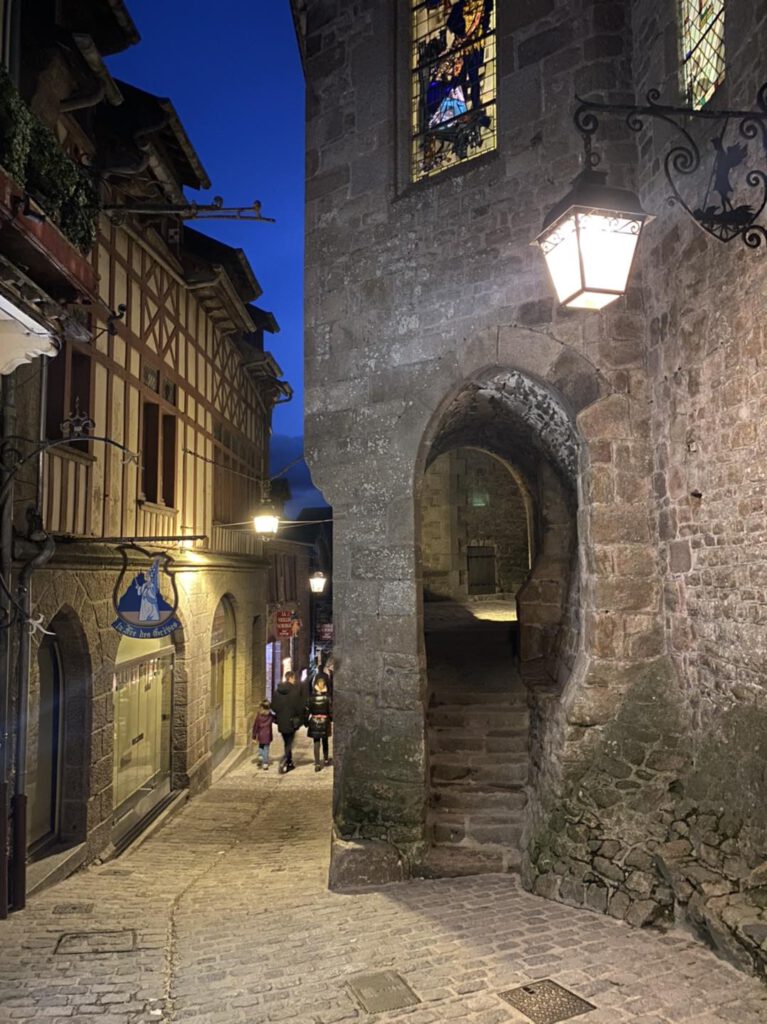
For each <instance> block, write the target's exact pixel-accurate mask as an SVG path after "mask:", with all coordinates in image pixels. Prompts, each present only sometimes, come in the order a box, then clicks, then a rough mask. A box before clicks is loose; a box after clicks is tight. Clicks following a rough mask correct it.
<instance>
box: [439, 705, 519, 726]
mask: <svg viewBox="0 0 767 1024" xmlns="http://www.w3.org/2000/svg"><path fill="white" fill-rule="evenodd" d="M426 721H427V724H428V726H429V727H430V728H442V729H464V730H468V731H471V732H497V731H499V730H500V731H510V732H518V731H521V730H525V731H527V730H528V729H529V728H530V715H529V712H528V711H527V709H526V708H524V709H523V708H519V709H518V710H516V711H514V710H509V708H506V707H504V708H496V707H483V708H475V707H466V708H456V707H455V706H454V705H445V706H444V707H437V708H429V710H428V712H427V714H426Z"/></svg>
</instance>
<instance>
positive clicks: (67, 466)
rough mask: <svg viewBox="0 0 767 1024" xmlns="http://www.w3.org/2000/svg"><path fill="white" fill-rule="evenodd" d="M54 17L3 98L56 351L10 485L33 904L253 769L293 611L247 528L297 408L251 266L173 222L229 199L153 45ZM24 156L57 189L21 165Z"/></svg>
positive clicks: (9, 384) (34, 38) (11, 676)
mask: <svg viewBox="0 0 767 1024" xmlns="http://www.w3.org/2000/svg"><path fill="white" fill-rule="evenodd" d="M43 6H44V5H38V4H28V5H24V7H23V9H22V7H21V5H18V7H19V10H18V11H17V12H16V16H15V18H14V19H10V20H9V21H8V22H7V25H8V30H9V32H10V36H9V39H8V40H7V42H6V47H5V65H6V71H5V72H4V74H3V81H2V86H3V95H2V97H0V134H2V153H0V165H2V166H0V216H2V217H3V218H4V219H5V220H6V221H8V222H9V223H10V224H11V225H12V228H9V230H7V231H6V230H3V231H2V232H0V260H1V261H2V265H3V266H5V264H6V263H8V264H9V266H10V267H11V268H13V267H14V266H18V265H19V264H20V263H23V266H24V267H26V268H27V269H26V270H25V271H23V272H22V271H21V270H18V274H17V275H16V276H13V274H12V273H11V272H9V273H8V274H6V275H5V279H4V280H5V281H6V283H7V284H8V286H9V287H11V286H12V287H13V288H15V290H16V291H17V292H18V293H19V295H21V294H22V293H23V292H24V289H25V288H26V294H27V295H28V296H32V298H33V299H36V300H37V305H36V309H37V310H38V311H42V312H38V313H37V320H36V321H35V323H37V322H39V324H40V326H39V333H40V335H41V336H43V340H42V341H38V342H37V349H34V346H32V345H28V349H29V351H24V352H23V353H22V354H21V356H14V357H13V359H11V358H10V356H9V360H6V362H9V363H10V362H13V363H14V366H15V365H17V364H18V363H20V362H22V361H23V360H28V361H29V362H27V363H25V364H24V365H22V366H21V367H20V368H19V369H17V370H15V372H13V373H12V374H8V375H7V376H6V377H5V378H4V388H3V399H4V426H5V433H6V435H11V434H12V435H14V436H20V437H22V438H23V439H24V440H23V441H20V442H19V443H18V445H17V447H18V448H19V454H17V455H14V456H11V455H10V454H8V452H9V451H10V445H9V444H6V448H5V449H4V450H5V451H6V457H5V460H4V463H3V466H4V476H3V480H2V483H3V484H5V482H6V481H7V482H8V488H7V492H8V494H9V496H10V497H9V499H8V501H7V502H6V509H7V514H6V516H5V518H4V524H5V525H4V531H5V532H4V536H5V541H6V543H5V547H4V568H3V579H4V581H5V582H6V583H7V585H8V589H9V593H8V594H7V595H6V596H5V597H4V605H3V613H4V617H5V623H4V624H6V625H8V626H9V628H8V629H6V630H4V633H5V636H6V640H7V639H8V637H9V636H10V637H13V638H15V639H14V641H13V642H12V643H7V642H6V643H5V645H4V647H3V649H2V651H1V652H0V653H2V655H3V657H4V659H5V663H4V664H3V666H2V668H0V673H1V674H4V677H5V681H6V685H5V689H4V693H3V695H2V696H3V701H5V702H6V703H7V706H8V709H9V710H8V716H7V723H8V732H9V733H10V735H11V736H12V737H13V736H14V735H15V743H14V742H13V741H11V742H9V743H6V744H4V746H3V764H4V771H3V781H4V782H5V783H7V784H9V785H10V787H11V790H12V791H13V792H12V795H11V799H10V807H11V813H10V821H11V823H12V829H11V831H12V832H13V831H14V830H15V839H14V838H13V837H12V840H11V841H10V852H11V859H12V860H13V859H14V857H15V859H16V861H17V862H18V860H19V858H20V857H21V856H22V855H24V856H27V855H28V857H29V860H30V866H29V879H28V882H29V885H30V886H32V885H34V884H37V883H38V882H40V881H41V880H42V879H43V878H44V877H45V876H50V874H51V873H52V872H53V871H54V870H55V871H58V872H59V873H61V872H64V871H68V870H71V869H73V867H74V866H76V865H77V864H78V863H82V862H83V861H85V860H87V859H90V858H93V857H94V856H96V855H104V854H105V853H107V852H109V851H110V850H115V849H119V848H120V847H121V845H124V844H126V843H127V842H129V841H130V839H131V837H132V836H133V835H134V834H135V833H136V831H137V830H140V829H141V828H143V827H144V826H145V825H146V823H147V822H148V821H149V820H151V819H152V817H153V816H156V815H157V814H158V813H159V812H160V811H161V810H162V809H163V808H165V807H167V806H168V805H170V804H171V803H173V802H174V801H179V800H180V799H183V798H185V797H186V795H187V794H189V793H194V792H195V791H197V790H199V789H200V788H202V787H204V786H206V785H207V784H208V782H209V781H210V779H211V777H212V776H213V774H214V773H215V772H217V771H220V770H223V769H224V768H225V767H226V764H227V763H231V759H232V758H236V757H237V756H238V754H239V753H241V751H242V749H243V748H244V746H245V745H246V743H247V741H248V738H249V729H248V727H249V723H250V721H251V720H252V712H253V708H254V706H255V705H256V704H257V702H258V700H260V699H261V698H262V696H263V693H264V685H265V643H266V637H267V629H268V623H267V600H268V596H269V595H268V592H267V591H268V584H267V576H268V565H269V560H268V558H267V557H266V556H265V554H264V550H263V543H262V542H261V541H260V540H258V539H257V538H256V536H255V534H254V532H253V530H252V526H251V527H248V525H247V523H248V520H249V519H250V518H251V517H252V516H253V513H254V510H255V507H256V505H257V504H258V502H259V501H260V500H261V499H262V498H263V495H264V490H265V486H268V485H267V483H266V481H267V479H268V466H267V452H268V441H269V436H270V430H271V415H272V410H273V408H274V406H275V404H276V403H278V402H281V401H285V400H287V399H289V398H290V395H291V390H290V387H289V385H288V384H287V383H286V382H285V381H283V380H282V379H281V377H282V371H281V369H280V367H279V365H278V364H277V362H276V360H275V359H274V357H273V356H271V355H270V353H269V352H268V351H265V348H264V342H265V337H266V336H267V335H268V336H274V335H275V334H277V332H278V331H279V327H278V324H277V321H276V319H275V317H274V316H273V315H272V314H271V313H269V312H267V311H265V310H263V309H261V308H259V307H258V306H257V305H256V302H257V301H258V300H259V298H260V296H261V291H262V290H261V287H260V285H259V283H258V280H257V278H256V276H255V274H254V272H253V269H252V268H251V266H250V264H249V263H248V260H247V258H246V257H245V255H244V253H243V252H242V251H241V250H239V249H234V248H232V247H231V246H228V245H225V244H223V243H222V242H219V241H217V240H215V239H214V238H212V237H210V236H208V235H207V234H205V233H203V232H201V231H198V230H195V229H193V228H191V227H189V226H188V224H187V223H186V221H185V220H184V219H183V218H182V217H180V216H178V215H172V214H169V213H168V210H170V209H171V208H174V207H175V208H177V207H178V206H179V205H183V204H184V203H185V202H186V200H185V198H184V191H183V190H184V188H185V187H190V188H192V189H205V188H208V187H209V185H210V182H209V180H208V178H207V175H206V173H205V170H204V169H203V166H202V164H201V161H200V159H199V157H198V156H197V154H196V153H195V150H194V148H193V146H192V143H191V142H190V140H189V138H188V136H187V134H186V132H185V130H184V128H183V125H182V124H181V122H180V120H179V118H178V115H177V113H176V111H175V109H174V107H173V104H172V103H171V101H170V100H168V99H165V98H162V97H157V96H153V95H150V94H149V93H146V92H144V91H142V90H140V89H137V88H135V87H134V86H131V85H129V84H127V83H124V82H120V81H116V80H115V79H114V78H113V77H112V76H111V75H110V73H109V71H108V69H107V67H106V65H105V64H104V61H103V57H104V56H106V55H109V54H111V53H115V52H118V51H119V50H121V49H124V48H126V47H127V46H129V45H131V44H132V43H135V42H137V40H138V33H137V31H136V29H135V26H134V25H133V22H132V21H131V18H130V15H129V13H128V11H127V10H126V8H125V7H124V5H123V4H122V2H121V0H109V2H106V0H85V2H79V3H77V4H68V3H64V4H57V5H52V6H51V8H50V12H48V14H46V13H45V11H48V8H47V7H45V11H44V10H43ZM54 6H55V12H56V13H55V14H54V13H51V12H53V11H54ZM25 133H26V135H29V134H30V133H31V135H32V136H33V137H34V138H37V139H38V140H40V139H42V140H44V142H45V146H46V147H47V151H49V152H50V160H49V164H50V167H45V166H44V167H42V168H40V167H37V166H35V165H34V152H33V151H34V146H33V147H28V149H29V153H28V155H26V156H24V155H23V156H22V158H21V159H19V146H20V144H22V143H23V142H24V139H25V138H26V135H25ZM20 140H21V142H20ZM14 161H15V162H14ZM255 230H264V228H263V227H262V226H260V225H259V226H257V227H256V228H255ZM22 235H23V236H24V237H23V238H22V241H24V243H25V245H26V249H25V250H24V251H23V252H22V248H21V245H22V243H21V241H19V239H18V238H17V236H22ZM19 254H20V255H19ZM29 254H32V256H34V257H35V259H34V260H33V259H32V258H31V256H29ZM22 258H23V259H22ZM14 259H16V264H14V262H13V261H14ZM38 265H39V266H38ZM30 268H31V269H30ZM25 275H26V277H25ZM0 276H2V275H0ZM27 278H34V280H30V281H29V282H28V283H27V282H26V279H27ZM3 288H4V290H7V289H5V284H4V285H3ZM35 289H37V292H35ZM38 292H39V294H38ZM19 301H21V300H19ZM26 301H27V302H28V301H29V300H28V299H27V300H26ZM0 305H2V302H1V301H0ZM43 313H45V314H46V315H47V316H48V319H47V320H46V319H45V316H43V315H42V314H43ZM18 319H19V318H18V317H17V318H16V321H14V322H18ZM27 336H28V335H27ZM1 339H2V334H0V345H1V344H3V342H2V340H1ZM33 340H34V339H33ZM46 346H47V347H46ZM57 350H58V351H57ZM0 351H2V350H0ZM37 351H48V352H49V353H55V355H53V356H52V357H49V358H42V359H41V358H39V357H38V356H37V354H36V353H37ZM3 354H5V353H3ZM3 368H4V369H6V367H3ZM8 369H13V367H11V366H10V365H9V367H8ZM5 440H6V442H8V436H6V438H5ZM38 449H40V450H41V451H40V455H39V457H38V456H34V457H32V454H31V453H34V452H36V451H38ZM43 449H44V450H43ZM21 457H23V458H24V459H26V461H25V462H24V464H23V465H19V458H21ZM11 510H12V511H13V523H14V524H15V527H14V528H15V532H16V542H15V545H14V544H12V542H11V537H10V527H11V523H10V519H11V517H10V511H11ZM9 545H10V547H9ZM11 555H13V558H11ZM20 581H23V584H24V588H25V597H24V600H22V598H21V597H20V594H21V586H20ZM139 594H140V599H141V602H142V603H141V610H140V612H139V611H136V610H135V609H134V611H135V614H134V615H133V620H137V619H141V620H142V621H145V620H147V616H148V620H149V621H150V622H151V621H152V608H153V609H154V613H155V620H154V621H156V622H161V621H163V620H164V619H167V620H168V621H169V622H170V624H171V626H172V625H177V627H178V628H175V629H172V631H171V630H170V627H169V628H168V631H167V632H166V633H165V634H164V635H162V634H163V629H160V628H156V629H154V630H153V631H151V632H152V634H153V635H152V636H147V635H146V633H147V632H148V631H146V630H145V631H144V635H141V630H139V629H134V628H133V627H132V626H131V624H130V621H129V620H130V613H129V612H126V616H127V619H126V621H125V622H123V623H122V625H120V614H119V608H120V607H123V606H124V607H126V608H127V607H129V606H131V601H133V604H134V605H136V608H138V605H137V604H136V602H138V600H139V597H138V596H137V595H139ZM152 595H153V597H154V605H153V606H152V605H151V602H150V604H146V606H145V604H144V602H146V601H147V600H149V597H151V596H152ZM24 601H26V605H24ZM121 602H122V604H121ZM126 602H127V603H126ZM116 609H118V610H116ZM146 609H149V610H148V611H147V610H146ZM174 609H175V611H174ZM169 610H170V613H172V614H168V611H169ZM33 623H36V625H33ZM126 623H127V624H126ZM116 627H117V628H116ZM30 632H31V639H30ZM27 644H29V650H28V651H26V645H27ZM20 651H21V652H22V653H21V656H19V652H20ZM27 669H28V671H25V670H27ZM0 703H3V702H2V701H0ZM3 724H5V721H4V723H3ZM8 797H9V793H8V790H7V788H6V792H5V793H4V799H3V810H4V811H7V809H8V806H9V802H8ZM25 806H26V826H25V829H24V831H25V835H24V837H23V848H24V850H23V854H22V852H21V851H22V842H21V839H20V837H19V835H18V831H19V822H21V821H22V820H23V813H24V808H25ZM3 817H4V820H6V816H5V815H3ZM0 845H2V846H3V847H5V843H4V842H3V841H2V837H1V836H0ZM17 868H18V864H17ZM3 874H4V873H3ZM11 877H12V878H14V877H18V871H17V872H16V875H14V871H13V865H12V870H11ZM18 884H19V883H18V882H17V885H18ZM11 896H12V899H13V898H14V896H13V893H12V894H11ZM15 901H16V902H17V903H18V902H19V901H21V902H22V903H23V892H21V893H16V895H15Z"/></svg>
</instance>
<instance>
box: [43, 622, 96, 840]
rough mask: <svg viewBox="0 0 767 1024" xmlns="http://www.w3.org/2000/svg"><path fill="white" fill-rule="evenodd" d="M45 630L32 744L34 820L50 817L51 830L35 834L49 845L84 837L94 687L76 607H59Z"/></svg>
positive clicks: (83, 634) (85, 643)
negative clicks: (44, 833)
mask: <svg viewBox="0 0 767 1024" xmlns="http://www.w3.org/2000/svg"><path fill="white" fill-rule="evenodd" d="M47 631H48V633H49V634H50V636H46V637H45V638H44V641H43V643H41V644H40V646H39V648H38V652H37V657H36V658H35V659H33V663H32V664H33V666H34V669H33V672H32V673H31V677H30V685H31V688H32V690H31V694H30V697H31V700H30V704H31V707H32V708H34V717H33V718H32V719H31V721H30V736H29V747H28V756H29V762H28V765H29V768H28V780H29V797H30V808H31V814H30V821H31V822H32V821H34V820H35V818H39V819H40V821H42V818H43V817H44V816H45V815H46V814H47V815H48V816H49V818H48V821H49V831H48V834H47V835H42V834H40V835H37V836H36V838H37V839H38V840H43V841H44V843H45V848H46V849H47V848H48V847H51V846H53V845H55V844H74V843H81V842H84V841H85V839H86V835H87V823H88V796H89V777H90V759H91V728H90V711H91V689H92V675H91V660H90V655H89V653H88V643H87V639H86V636H85V632H84V630H83V627H82V624H81V622H80V620H79V618H78V616H77V614H76V613H75V611H74V610H73V609H72V608H71V607H69V606H64V607H62V608H60V609H59V611H58V612H57V613H56V614H55V615H54V616H53V618H52V619H51V621H50V623H49V624H48V626H47ZM43 747H47V748H48V749H46V750H43ZM37 832H40V833H41V832H42V826H41V825H39V823H38V826H37ZM40 846H42V844H41V843H38V847H40Z"/></svg>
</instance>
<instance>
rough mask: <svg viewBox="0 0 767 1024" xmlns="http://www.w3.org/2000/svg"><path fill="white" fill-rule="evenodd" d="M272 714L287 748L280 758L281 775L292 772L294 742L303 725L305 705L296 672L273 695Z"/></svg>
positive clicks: (284, 680) (289, 674) (290, 674)
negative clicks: (297, 683)
mask: <svg viewBox="0 0 767 1024" xmlns="http://www.w3.org/2000/svg"><path fill="white" fill-rule="evenodd" d="M272 713H273V714H274V720H275V722H276V723H277V729H278V730H279V733H280V736H282V742H283V744H284V746H285V753H284V754H283V755H282V757H281V758H280V767H279V771H280V774H281V775H284V774H285V772H289V771H292V770H293V769H294V768H295V765H294V764H293V740H294V739H295V736H296V730H297V729H298V728H299V727H300V726H301V725H302V724H303V720H304V705H303V701H302V699H301V691H300V690H299V689H298V686H297V685H296V674H295V672H286V673H285V678H284V679H283V681H282V682H281V683H280V685H279V686H278V687H277V689H276V690H275V691H274V693H273V694H272Z"/></svg>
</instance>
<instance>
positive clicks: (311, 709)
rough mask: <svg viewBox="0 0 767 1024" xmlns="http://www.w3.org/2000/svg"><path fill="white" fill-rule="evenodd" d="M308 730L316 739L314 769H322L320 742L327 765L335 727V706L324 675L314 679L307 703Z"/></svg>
mask: <svg viewBox="0 0 767 1024" xmlns="http://www.w3.org/2000/svg"><path fill="white" fill-rule="evenodd" d="M306 714H307V726H306V731H307V732H308V733H309V735H310V736H311V738H312V739H313V740H314V770H315V771H316V772H319V771H322V765H321V764H320V744H322V755H323V759H324V762H325V764H326V765H328V764H330V755H329V749H328V740H329V739H330V735H331V732H332V729H333V706H332V704H331V701H330V694H329V693H328V681H327V678H326V677H325V676H323V675H318V676H317V678H316V679H315V680H314V693H313V694H312V696H311V697H310V698H309V703H308V704H307V705H306Z"/></svg>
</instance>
